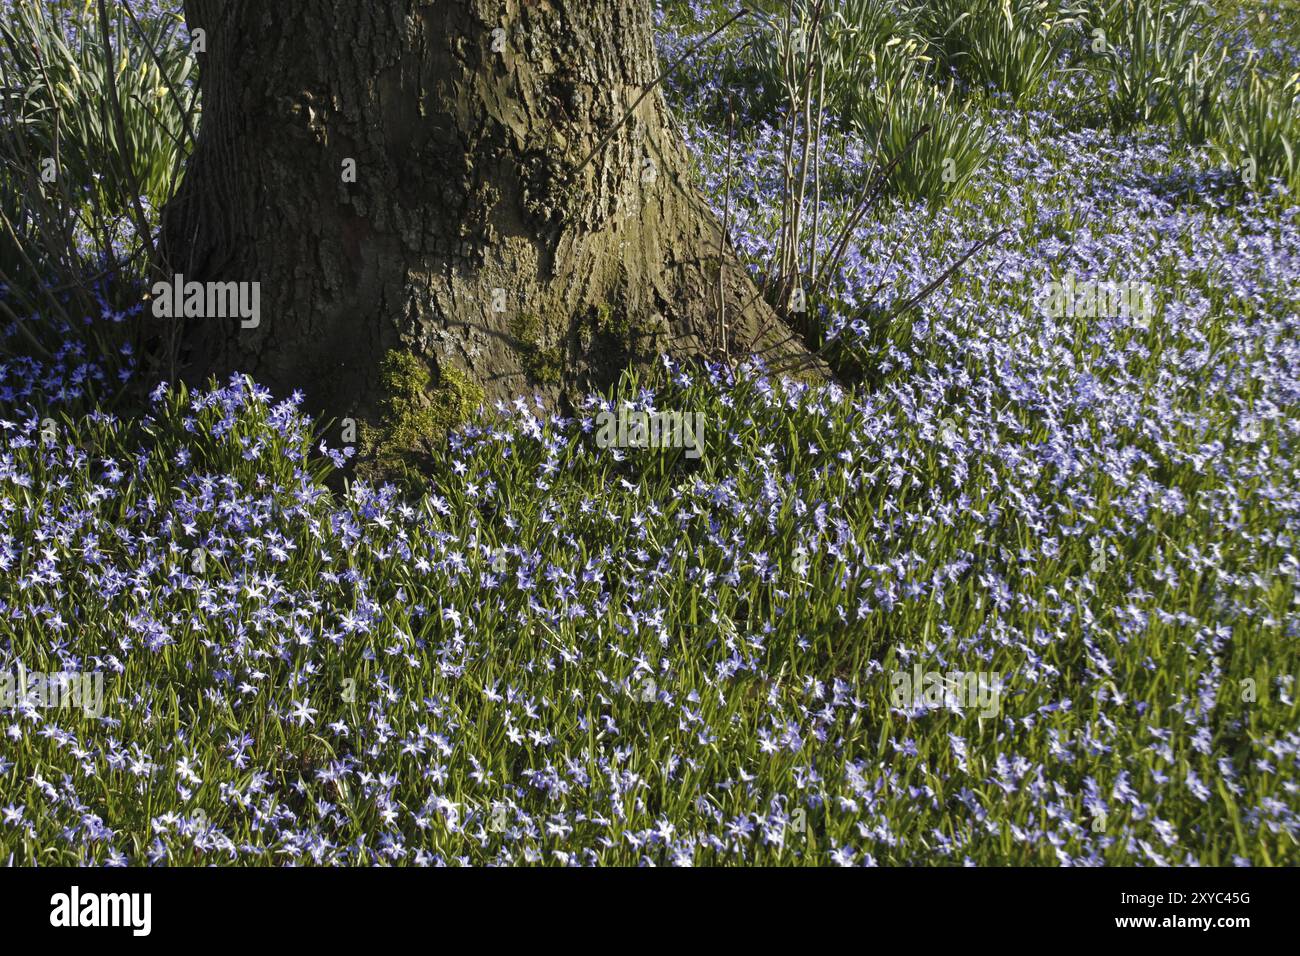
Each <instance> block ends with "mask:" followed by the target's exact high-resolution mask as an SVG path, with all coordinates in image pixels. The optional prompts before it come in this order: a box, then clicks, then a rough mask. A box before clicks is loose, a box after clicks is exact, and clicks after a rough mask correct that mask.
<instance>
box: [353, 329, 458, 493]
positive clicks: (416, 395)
mask: <svg viewBox="0 0 1300 956" xmlns="http://www.w3.org/2000/svg"><path fill="white" fill-rule="evenodd" d="M380 376H381V384H382V388H383V394H384V398H383V400H382V401H381V403H380V417H379V422H378V423H377V424H373V425H372V424H370V423H362V425H361V429H360V434H359V436H358V438H359V441H360V445H361V452H362V453H361V456H360V461H359V463H358V466H357V473H358V476H359V477H361V478H364V479H367V480H396V481H399V482H404V483H405V482H410V481H416V482H418V483H420V484H422V483H423V479H424V475H426V474H427V473H428V471H429V465H430V464H431V463H432V461H433V460H434V458H435V456H436V454H437V451H438V447H439V446H440V445H441V443H442V442H444V441H446V438H447V435H448V433H449V432H451V431H452V430H453V429H454V428H456V427H457V426H458V425H461V424H463V423H464V422H466V421H468V420H469V418H470V417H471V416H472V415H473V414H474V412H475V411H476V410H477V409H478V408H479V407H480V406H481V405H482V404H483V400H484V394H483V389H482V388H481V387H479V385H477V384H476V383H475V382H473V381H472V380H471V379H469V378H468V377H467V376H466V375H465V374H464V373H463V372H461V371H460V370H459V369H457V368H454V367H452V366H450V365H447V366H444V367H441V368H439V369H438V373H437V381H436V382H435V381H434V372H433V370H432V369H430V367H429V365H428V364H427V363H426V362H425V361H423V360H422V359H420V358H419V357H418V356H416V355H413V354H412V353H410V352H404V351H400V350H397V349H394V350H393V351H390V352H388V354H386V355H385V356H384V359H383V362H382V364H381V366H380Z"/></svg>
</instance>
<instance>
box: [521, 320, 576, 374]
mask: <svg viewBox="0 0 1300 956" xmlns="http://www.w3.org/2000/svg"><path fill="white" fill-rule="evenodd" d="M510 332H511V334H512V335H513V336H514V337H515V338H516V339H518V341H519V354H520V358H521V360H522V362H521V364H522V365H523V367H524V371H525V372H527V373H528V377H529V378H531V379H532V380H533V381H535V382H540V383H542V384H543V385H558V384H560V382H561V381H562V380H563V378H564V352H563V350H561V349H559V348H546V347H545V346H544V345H543V344H542V328H541V322H540V321H539V320H538V318H537V317H536V316H534V315H521V316H517V317H516V318H515V319H514V320H512V321H511V323H510Z"/></svg>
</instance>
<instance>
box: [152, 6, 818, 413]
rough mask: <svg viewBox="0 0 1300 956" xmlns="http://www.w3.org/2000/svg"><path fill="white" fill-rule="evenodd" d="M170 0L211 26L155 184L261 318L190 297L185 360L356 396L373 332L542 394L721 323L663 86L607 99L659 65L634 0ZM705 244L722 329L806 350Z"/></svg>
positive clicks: (351, 408) (181, 244) (698, 211)
mask: <svg viewBox="0 0 1300 956" xmlns="http://www.w3.org/2000/svg"><path fill="white" fill-rule="evenodd" d="M185 13H186V19H187V20H188V22H189V25H190V28H191V29H192V30H193V29H199V28H201V29H203V30H204V31H205V34H206V46H207V50H206V53H205V54H201V55H200V63H201V68H202V91H203V118H202V123H201V129H200V132H199V135H198V142H197V145H196V149H195V152H194V154H193V156H192V158H191V159H190V161H189V164H188V167H187V169H186V174H185V179H184V182H183V184H182V188H181V190H180V191H179V193H178V195H177V197H176V199H175V200H173V202H172V203H171V204H170V205H169V207H168V209H167V210H166V216H165V232H164V249H165V255H166V259H167V263H168V268H169V269H170V271H173V272H178V273H183V274H184V276H185V277H186V279H187V280H199V281H246V282H252V281H256V282H259V283H260V284H261V313H262V318H261V324H260V325H259V326H258V327H257V328H256V329H243V328H240V324H239V322H238V321H226V322H221V321H213V320H210V319H209V320H204V321H201V322H197V323H192V327H191V328H189V329H187V332H186V353H187V359H186V360H187V361H188V362H189V363H190V364H189V372H188V374H189V375H190V377H192V378H195V379H199V378H204V377H206V376H207V375H208V374H210V373H217V374H224V373H227V372H229V371H232V370H239V371H245V372H249V373H251V374H252V375H253V376H254V377H255V378H256V379H258V380H259V381H261V382H264V383H265V384H268V385H270V386H271V387H273V388H276V389H277V390H282V391H285V392H287V391H288V390H290V389H293V388H301V389H303V390H304V391H305V392H306V394H307V399H308V405H309V406H310V407H312V408H314V409H316V410H318V411H324V412H328V413H329V414H333V415H347V414H350V413H351V414H357V415H359V416H363V417H369V416H371V415H373V414H374V412H375V410H376V403H377V401H378V400H379V399H380V398H381V397H382V396H381V395H380V388H379V374H378V369H379V365H380V361H381V359H382V357H383V356H384V355H385V354H386V353H387V352H388V351H389V350H391V349H405V350H409V351H411V352H414V353H415V354H416V355H418V356H420V357H421V358H422V360H424V361H427V362H428V363H429V365H430V367H431V369H432V370H433V372H434V373H435V375H436V374H437V373H438V372H439V370H441V369H443V368H445V367H446V364H447V363H450V364H451V365H453V366H455V367H457V368H459V369H461V370H462V371H464V372H466V373H468V375H469V376H470V377H471V378H473V379H475V380H477V381H478V382H479V383H480V384H481V385H482V386H483V387H484V389H485V391H486V393H487V395H488V397H489V398H496V397H509V396H512V395H517V394H520V393H525V394H527V393H531V392H533V391H537V390H541V391H542V392H543V394H545V395H547V397H548V398H551V399H555V398H557V397H558V396H559V395H560V394H561V393H562V392H564V391H565V390H566V389H579V390H582V389H586V388H588V387H591V386H593V385H594V386H602V385H605V384H608V383H609V382H610V381H612V380H613V379H614V378H615V377H616V376H617V373H618V371H619V370H620V369H621V368H622V367H623V366H625V365H627V364H636V363H641V362H646V361H649V360H650V359H651V358H652V357H653V356H655V355H657V354H658V353H659V352H661V351H666V352H668V353H670V354H674V355H678V356H682V355H690V354H699V353H711V352H714V351H715V350H717V349H718V347H719V345H720V344H721V343H720V341H719V339H718V334H717V327H718V323H717V308H718V299H719V293H718V287H719V279H718V274H719V258H718V257H719V249H720V242H719V240H720V232H719V227H718V224H717V222H716V219H715V217H714V216H713V215H712V214H711V212H710V211H709V209H708V208H707V206H706V205H705V203H704V201H703V200H702V198H701V197H700V196H699V195H698V193H697V192H696V190H695V189H694V188H693V187H692V186H691V184H690V172H689V159H688V156H687V154H686V151H685V149H684V147H683V145H682V143H681V141H680V137H678V136H677V135H676V134H675V131H674V129H673V127H672V122H671V119H670V118H669V116H668V113H667V110H666V108H665V105H664V102H663V98H662V96H661V95H660V93H659V92H658V91H655V92H654V93H652V94H651V95H649V96H646V97H645V98H644V100H643V101H642V102H641V103H640V104H639V105H638V107H637V109H636V111H635V114H634V115H633V116H632V118H631V119H629V120H628V121H627V122H626V123H623V124H622V125H620V121H621V120H622V119H623V117H624V116H625V115H626V113H627V111H628V109H629V108H630V107H631V106H632V104H633V103H634V102H635V101H636V100H637V97H638V96H640V95H641V93H642V92H643V91H644V90H645V89H646V87H647V85H649V84H651V83H652V82H653V80H654V79H655V77H656V75H657V73H658V68H659V65H658V60H657V57H656V55H655V52H654V48H653V36H652V19H651V11H650V3H649V2H648V0H435V2H425V3H419V2H412V0H279V2H267V0H186V2H185ZM611 132H612V133H613V135H609V134H610V133H611ZM607 135H608V141H605V140H606V137H607ZM593 153H594V156H592V158H591V161H590V162H588V163H587V164H586V165H585V166H583V161H584V160H585V159H586V158H587V157H588V156H589V155H591V154H593ZM348 161H354V162H355V169H356V175H355V180H356V181H355V182H349V181H346V179H347V178H348V177H346V176H345V175H344V173H345V170H346V163H347V162H348ZM724 258H725V260H726V262H727V263H728V266H727V268H725V269H724V270H723V272H724V276H725V280H724V289H723V297H724V299H725V303H726V314H727V326H728V331H729V340H730V341H729V349H730V351H731V353H732V354H737V353H746V352H759V353H760V354H765V355H766V357H767V358H768V359H769V361H770V362H772V363H773V364H781V363H789V362H792V361H794V362H798V361H800V360H801V359H803V358H806V354H807V353H806V351H805V350H804V348H803V346H802V345H801V344H800V343H799V342H798V341H797V339H796V338H795V337H794V336H792V335H791V333H790V332H789V331H788V329H786V328H785V327H784V326H783V325H782V324H781V322H780V321H779V320H778V319H777V318H776V316H774V314H773V313H772V311H771V310H770V309H769V308H768V307H767V305H766V304H765V303H763V302H762V301H761V300H759V298H758V296H757V294H756V292H755V289H754V287H753V285H752V283H751V282H750V281H749V280H748V278H747V277H746V276H745V275H744V272H743V270H742V269H741V268H740V267H739V266H737V265H736V264H735V262H734V259H733V257H732V255H731V254H730V252H727V253H725V256H724ZM557 371H558V372H559V373H560V375H559V378H560V380H559V381H557V380H556V374H555V373H556V372H557ZM539 380H540V381H539Z"/></svg>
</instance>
